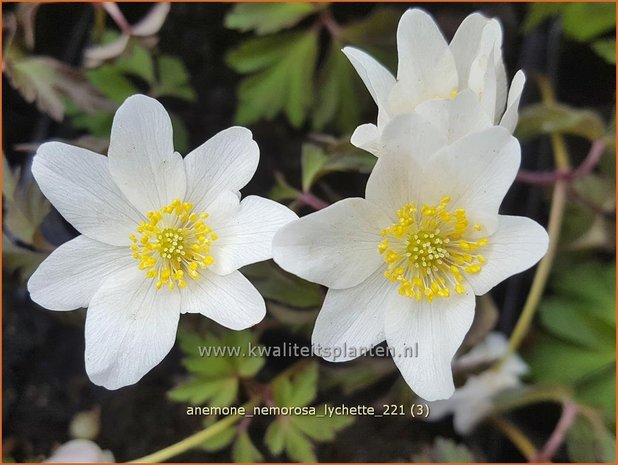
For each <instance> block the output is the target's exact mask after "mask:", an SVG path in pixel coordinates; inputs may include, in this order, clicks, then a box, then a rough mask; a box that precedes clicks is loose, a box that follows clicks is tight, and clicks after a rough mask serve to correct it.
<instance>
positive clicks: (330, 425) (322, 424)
mask: <svg viewBox="0 0 618 465" xmlns="http://www.w3.org/2000/svg"><path fill="white" fill-rule="evenodd" d="M323 410H324V406H320V407H317V411H323ZM289 420H290V423H292V424H293V425H294V426H295V427H296V428H298V429H299V430H300V431H302V432H303V433H304V434H306V435H307V436H308V437H310V438H311V439H313V440H315V441H318V442H324V441H332V440H334V439H335V437H336V435H337V433H338V432H339V431H341V430H342V429H344V428H346V427H348V426H350V425H351V424H352V423H354V417H352V416H345V415H340V416H332V417H318V416H313V415H294V416H291V417H290V418H289Z"/></svg>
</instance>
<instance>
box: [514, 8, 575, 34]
mask: <svg viewBox="0 0 618 465" xmlns="http://www.w3.org/2000/svg"><path fill="white" fill-rule="evenodd" d="M565 6H566V5H565V4H564V3H553V2H552V3H530V4H529V5H528V14H527V15H526V20H525V21H524V25H523V28H522V29H523V32H530V31H531V30H532V29H534V28H535V27H537V26H538V25H539V24H541V23H542V22H543V21H545V20H546V19H548V18H551V17H553V16H558V15H560V14H562V12H563V11H564V8H565Z"/></svg>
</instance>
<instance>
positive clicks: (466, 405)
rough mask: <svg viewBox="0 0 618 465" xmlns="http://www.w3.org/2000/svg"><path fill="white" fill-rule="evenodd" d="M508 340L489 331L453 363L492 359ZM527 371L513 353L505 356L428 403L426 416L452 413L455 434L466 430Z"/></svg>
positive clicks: (471, 363)
mask: <svg viewBox="0 0 618 465" xmlns="http://www.w3.org/2000/svg"><path fill="white" fill-rule="evenodd" d="M507 347H508V341H507V339H506V338H505V337H504V335H502V334H500V333H490V334H488V335H487V337H486V338H485V340H484V341H483V342H482V343H481V344H479V345H477V346H476V347H474V348H473V349H472V350H471V351H470V352H468V353H467V354H465V355H463V356H461V357H460V358H459V359H458V360H457V361H456V362H455V364H454V365H455V366H456V367H457V368H462V369H470V368H472V367H474V366H478V365H483V364H488V363H493V362H495V361H497V360H498V359H500V357H502V356H503V355H504V354H505V353H506V350H507ZM527 373H528V366H527V365H526V363H525V362H524V361H523V360H522V359H521V358H520V357H519V356H518V355H517V354H513V355H511V356H509V357H508V358H507V359H506V360H505V361H504V362H503V363H502V364H501V365H499V366H498V367H496V368H493V367H492V368H490V369H488V370H485V371H483V372H481V373H480V374H478V375H473V376H470V377H469V378H468V380H467V381H466V383H465V384H464V385H463V386H461V387H459V388H457V389H456V390H455V393H454V394H453V397H451V398H450V399H445V400H438V401H436V402H431V403H430V404H429V409H430V412H431V413H430V415H429V418H428V420H430V421H437V420H441V419H442V418H444V417H445V416H447V415H449V414H451V413H452V414H453V425H454V427H455V431H457V432H458V433H459V434H468V433H470V432H472V430H473V429H474V428H475V427H476V425H478V424H479V423H480V422H481V420H482V419H483V418H485V417H486V416H487V415H488V414H490V413H491V411H492V409H493V405H494V404H493V398H494V397H495V396H496V395H498V394H500V393H501V392H504V391H506V390H509V389H513V388H516V387H518V386H521V385H522V382H521V380H520V377H521V376H523V375H525V374H527Z"/></svg>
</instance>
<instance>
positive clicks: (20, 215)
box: [2, 154, 51, 279]
mask: <svg viewBox="0 0 618 465" xmlns="http://www.w3.org/2000/svg"><path fill="white" fill-rule="evenodd" d="M2 196H3V209H4V215H3V228H4V229H3V234H2V257H3V259H4V260H3V266H4V267H5V268H6V269H8V270H10V271H17V270H20V271H21V273H20V276H21V278H22V279H27V278H29V277H30V275H31V274H32V273H34V270H35V269H36V268H37V267H38V266H39V264H40V263H41V262H42V261H43V260H44V259H45V257H46V256H47V254H46V253H43V252H39V251H37V249H39V248H42V247H39V245H43V244H40V243H41V242H42V241H43V239H42V236H41V235H40V232H39V228H40V226H41V223H42V222H43V219H44V218H45V216H46V215H47V214H48V213H49V211H50V210H51V205H50V204H49V202H48V201H47V199H46V198H45V197H43V194H42V193H41V191H40V190H39V188H38V186H37V185H36V183H35V182H34V181H33V179H32V178H31V177H28V178H25V179H22V176H21V169H19V168H17V169H14V170H13V169H11V167H10V166H9V164H8V162H7V161H6V158H5V157H4V154H3V155H2Z"/></svg>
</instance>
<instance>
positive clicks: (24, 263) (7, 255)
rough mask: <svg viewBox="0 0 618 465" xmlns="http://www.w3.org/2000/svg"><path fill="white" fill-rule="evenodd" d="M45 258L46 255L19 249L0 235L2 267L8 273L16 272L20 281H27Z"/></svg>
mask: <svg viewBox="0 0 618 465" xmlns="http://www.w3.org/2000/svg"><path fill="white" fill-rule="evenodd" d="M46 258H47V254H46V253H41V252H35V251H33V250H30V249H26V248H24V247H19V246H18V245H16V244H14V243H13V242H11V240H10V239H9V238H8V237H6V235H5V234H2V267H3V268H4V269H5V270H9V271H10V272H18V273H19V277H20V278H21V280H22V281H25V280H27V279H29V278H30V276H32V273H34V271H35V270H36V269H37V268H38V267H39V265H40V264H41V262H42V261H43V260H45V259H46Z"/></svg>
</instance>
